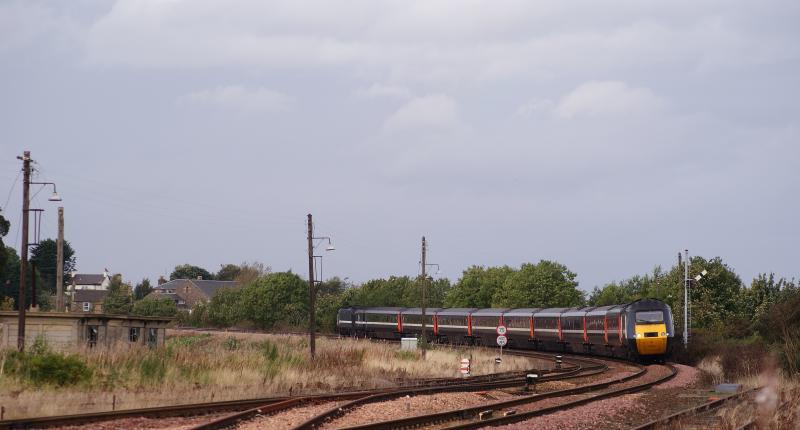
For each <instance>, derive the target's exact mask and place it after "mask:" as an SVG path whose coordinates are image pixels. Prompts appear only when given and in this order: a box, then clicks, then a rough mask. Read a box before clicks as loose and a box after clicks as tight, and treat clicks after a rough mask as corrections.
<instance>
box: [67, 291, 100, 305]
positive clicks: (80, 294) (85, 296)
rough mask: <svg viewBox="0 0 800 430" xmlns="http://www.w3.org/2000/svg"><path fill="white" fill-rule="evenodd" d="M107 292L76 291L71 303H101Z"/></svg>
mask: <svg viewBox="0 0 800 430" xmlns="http://www.w3.org/2000/svg"><path fill="white" fill-rule="evenodd" d="M107 295H108V291H106V290H76V291H75V292H74V293H73V295H72V301H73V302H93V303H94V302H102V301H103V300H104V299H105V298H106V296H107Z"/></svg>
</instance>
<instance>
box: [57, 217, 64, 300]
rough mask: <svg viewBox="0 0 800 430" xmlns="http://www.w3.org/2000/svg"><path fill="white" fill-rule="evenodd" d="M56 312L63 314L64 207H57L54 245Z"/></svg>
mask: <svg viewBox="0 0 800 430" xmlns="http://www.w3.org/2000/svg"><path fill="white" fill-rule="evenodd" d="M56 312H64V207H63V206H59V207H58V242H57V243H56Z"/></svg>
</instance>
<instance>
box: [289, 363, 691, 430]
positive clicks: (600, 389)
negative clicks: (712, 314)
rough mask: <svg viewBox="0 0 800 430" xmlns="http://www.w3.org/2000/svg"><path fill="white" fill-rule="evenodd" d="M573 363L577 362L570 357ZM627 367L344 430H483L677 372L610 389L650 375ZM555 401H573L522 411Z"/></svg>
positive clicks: (341, 411)
mask: <svg viewBox="0 0 800 430" xmlns="http://www.w3.org/2000/svg"><path fill="white" fill-rule="evenodd" d="M570 359H574V358H573V357H570ZM580 360H585V359H580ZM586 361H591V362H593V363H594V366H598V361H596V360H586ZM627 364H630V365H632V366H636V367H637V368H638V371H637V372H635V373H633V374H631V375H626V376H621V377H618V378H613V379H611V380H608V381H603V382H598V383H594V384H589V385H583V386H580V387H575V388H570V389H564V390H556V391H550V392H546V393H541V394H533V395H521V396H518V397H516V398H512V399H510V400H504V401H497V402H491V403H484V404H481V405H476V406H469V407H465V408H459V409H453V410H449V411H445V412H437V413H432V414H424V415H417V416H412V417H405V418H399V419H394V420H382V421H380V422H373V423H368V424H361V425H355V426H351V427H344V428H346V429H350V430H384V429H401V428H427V427H435V428H447V429H468V428H479V427H484V426H491V425H501V424H507V423H511V422H516V421H521V420H526V419H530V418H532V417H535V416H539V415H544V414H548V413H552V412H556V411H559V410H564V409H568V408H572V407H575V406H579V405H582V404H585V403H589V402H592V401H595V400H600V399H604V398H608V397H613V396H619V395H623V394H628V393H633V392H637V391H641V390H645V389H647V388H649V387H651V386H653V385H656V384H658V383H661V382H665V381H667V380H669V379H671V378H672V377H674V375H675V374H676V372H677V371H676V369H675V368H674V367H672V366H669V373H668V374H667V375H666V376H664V377H660V378H657V379H654V380H651V381H646V382H643V383H637V384H632V385H628V386H625V387H621V388H610V387H612V386H615V385H619V384H625V383H626V382H628V381H633V380H636V379H637V378H640V377H642V376H644V375H645V374H646V373H647V369H646V368H645V367H644V366H640V365H635V364H631V363H627ZM601 366H603V367H607V366H606V365H601ZM591 374H593V373H591ZM573 376H574V377H581V376H589V375H585V374H576V375H573ZM587 393H588V395H587ZM554 398H569V399H568V400H567V401H566V402H562V403H559V404H558V405H555V406H548V407H542V408H537V409H533V410H521V409H530V407H531V406H532V405H535V404H536V403H538V402H541V401H543V400H545V399H554ZM382 400H384V398H383V397H382V396H371V397H366V398H362V399H357V400H354V401H351V402H349V403H346V404H344V405H339V406H337V407H335V408H332V409H330V410H327V411H324V412H322V413H320V414H317V415H315V416H313V417H311V418H310V419H308V420H306V421H305V422H303V423H301V424H299V425H297V426H295V427H294V428H293V430H308V429H313V428H317V427H320V426H322V425H324V423H326V422H330V421H331V420H334V419H338V418H340V417H342V416H344V415H345V414H347V413H348V411H350V410H352V409H353V408H355V407H357V406H361V405H363V404H366V403H374V402H379V401H382ZM446 423H455V424H454V425H452V426H450V427H443V426H444V424H446Z"/></svg>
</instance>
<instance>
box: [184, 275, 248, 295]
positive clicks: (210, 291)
mask: <svg viewBox="0 0 800 430" xmlns="http://www.w3.org/2000/svg"><path fill="white" fill-rule="evenodd" d="M189 281H190V282H191V283H193V284H195V285H197V288H199V289H200V290H201V291H202V292H203V294H205V295H207V296H208V297H211V296H213V295H214V294H216V293H217V290H219V289H220V288H225V287H229V288H235V287H238V286H239V283H238V282H236V281H206V280H200V279H190V280H189Z"/></svg>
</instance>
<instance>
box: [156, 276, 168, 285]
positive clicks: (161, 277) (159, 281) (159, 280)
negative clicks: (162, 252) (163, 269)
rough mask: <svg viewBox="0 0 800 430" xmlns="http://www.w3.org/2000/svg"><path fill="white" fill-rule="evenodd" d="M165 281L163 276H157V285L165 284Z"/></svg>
mask: <svg viewBox="0 0 800 430" xmlns="http://www.w3.org/2000/svg"><path fill="white" fill-rule="evenodd" d="M166 283H167V280H166V278H164V277H163V276H159V277H158V285H161V284H166Z"/></svg>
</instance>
